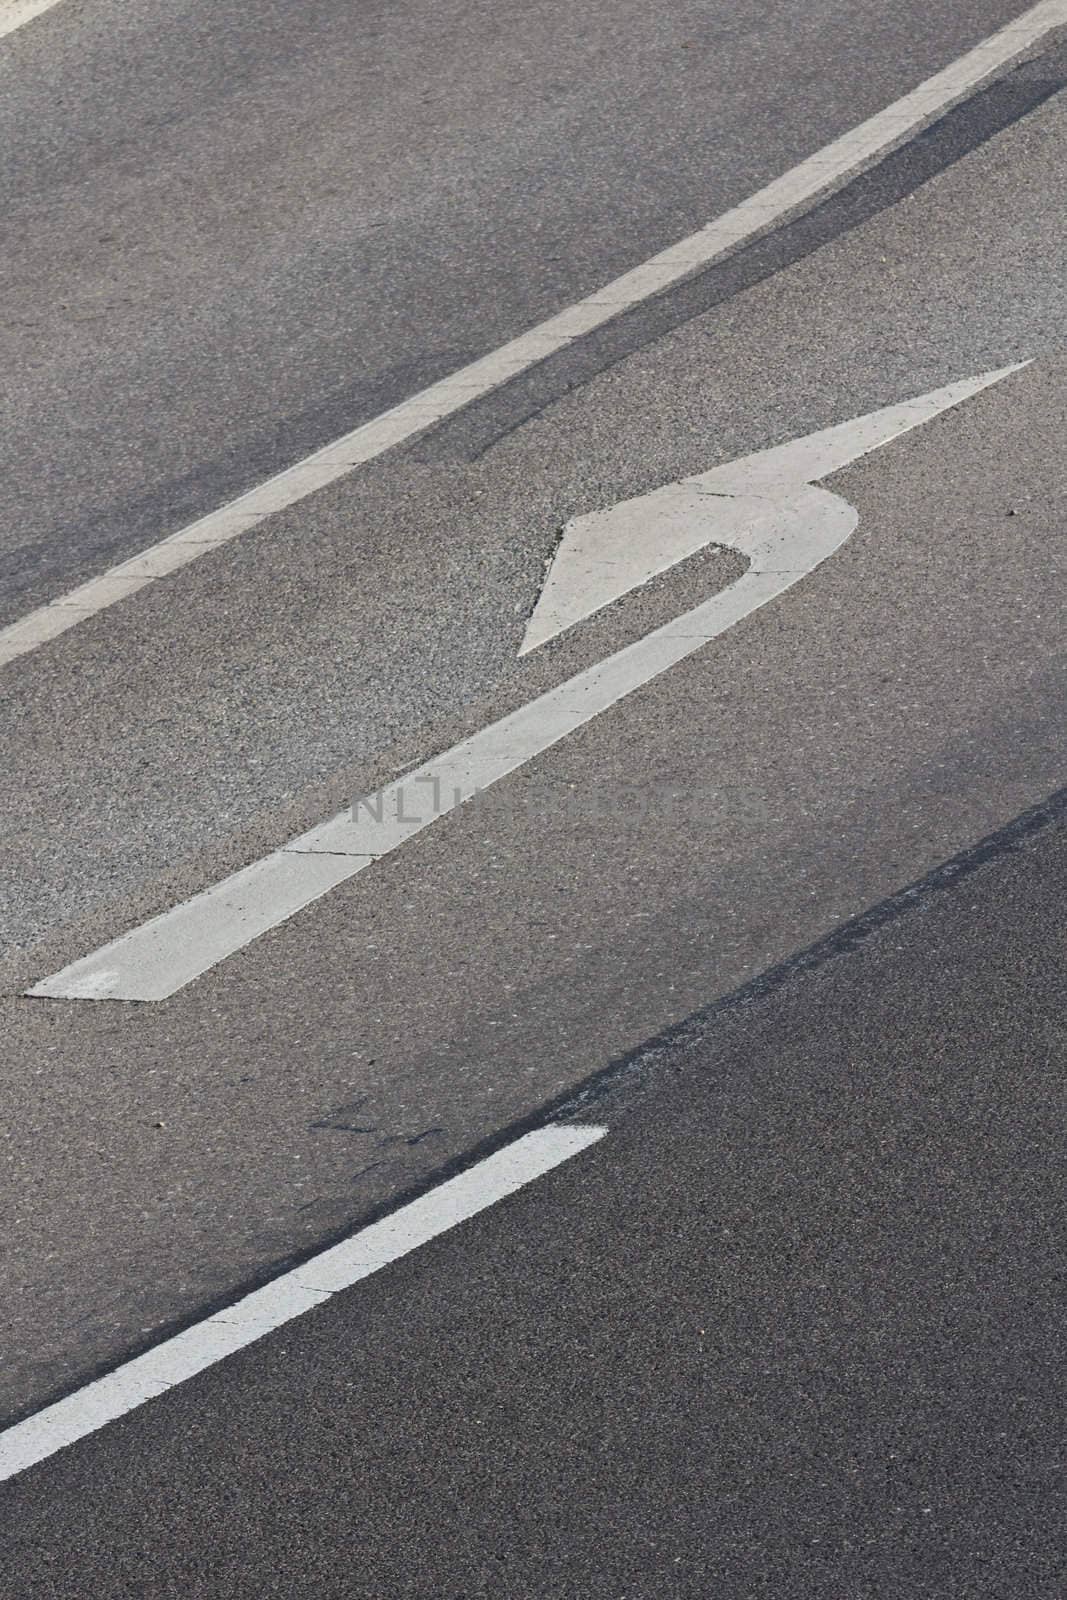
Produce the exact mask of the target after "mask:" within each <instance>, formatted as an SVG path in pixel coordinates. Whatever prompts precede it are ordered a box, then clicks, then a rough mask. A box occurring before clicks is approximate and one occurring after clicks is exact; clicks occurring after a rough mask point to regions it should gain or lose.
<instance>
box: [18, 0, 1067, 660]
mask: <svg viewBox="0 0 1067 1600" xmlns="http://www.w3.org/2000/svg"><path fill="white" fill-rule="evenodd" d="M1061 27H1067V0H1040V3H1039V4H1038V5H1036V6H1033V7H1031V9H1030V10H1029V11H1026V12H1024V13H1023V14H1022V16H1020V17H1017V18H1016V19H1015V21H1014V22H1011V23H1009V24H1008V25H1007V26H1006V27H1004V28H1001V29H999V30H998V31H997V32H996V33H994V34H991V35H990V36H989V38H988V39H985V40H983V41H982V42H981V43H980V44H978V45H976V46H975V47H974V48H973V49H971V50H969V51H967V52H966V54H964V55H963V56H961V57H960V58H959V59H958V60H957V61H955V62H953V63H951V64H950V65H949V66H948V67H945V68H943V69H942V71H940V72H938V73H935V74H934V76H933V77H931V78H928V79H926V80H925V81H924V82H923V83H921V84H920V85H919V86H918V87H917V88H916V89H913V90H911V91H910V93H908V94H906V95H904V96H902V97H901V98H900V99H898V100H895V101H894V102H893V103H892V104H891V105H890V106H887V107H886V108H885V109H884V110H883V111H880V112H878V113H877V114H876V115H875V116H873V117H870V118H868V119H867V120H866V121H865V122H861V123H859V124H858V125H857V126H856V127H855V128H853V129H851V130H850V131H849V132H847V133H845V134H842V135H841V137H840V138H838V139H835V140H833V141H832V142H831V143H830V144H828V145H825V146H824V147H823V148H822V149H821V150H818V151H816V152H815V154H814V155H811V156H808V157H807V158H806V159H805V160H803V161H801V162H800V163H798V165H796V166H795V167H792V168H791V169H790V170H789V171H788V172H786V173H784V174H782V176H780V177H778V178H775V179H774V180H772V182H771V183H769V184H767V185H765V186H764V187H763V188H762V189H759V190H757V191H756V193H755V194H753V195H750V196H749V198H748V199H747V200H743V201H742V202H741V203H740V205H737V206H735V207H733V208H732V209H731V210H730V211H727V212H725V213H723V215H722V216H720V217H718V218H716V219H715V220H714V221H713V222H710V223H708V224H706V225H705V226H704V227H703V228H700V229H698V231H697V232H696V233H693V234H690V235H689V236H688V237H687V238H685V239H682V240H680V241H679V242H678V243H676V244H674V245H671V246H670V247H669V248H668V249H666V250H662V251H660V252H659V253H658V254H656V255H654V256H651V257H650V258H649V259H648V260H647V261H645V262H643V263H641V264H640V265H639V266H636V267H633V268H632V269H631V270H630V271H628V272H625V273H623V274H622V276H621V277H618V278H616V279H614V280H613V281H612V282H611V283H609V284H606V285H605V286H604V287H603V288H601V289H598V290H596V291H595V292H594V293H593V294H591V295H588V296H586V297H585V298H584V299H582V300H579V301H576V302H575V303H574V304H573V305H571V306H569V307H567V308H566V309H565V310H563V311H561V312H559V313H558V314H556V315H555V316H552V317H549V318H548V319H547V320H546V321H545V322H542V323H539V324H538V325H537V326H536V327H534V328H531V329H530V330H529V331H528V332H526V333H524V334H521V335H519V336H518V337H517V338H515V339H512V340H510V341H509V342H508V343H506V344H504V345H501V346H500V348H499V349H497V350H495V351H493V352H491V353H490V354H489V355H486V356H483V357H481V358H480V359H479V360H477V361H474V362H471V363H470V365H468V366H466V367H462V368H460V369H459V371H457V372H454V373H453V374H452V375H451V376H450V377H448V378H444V379H441V380H440V381H439V382H437V383H434V384H431V385H430V386H429V388H427V389H423V390H421V391H420V392H419V393H418V394H415V395H413V396H411V397H410V398H409V399H407V400H404V401H402V402H401V403H400V404H399V405H397V406H394V407H392V408H391V409H390V410H388V411H385V412H383V413H382V414H381V415H380V416H378V417H376V418H374V419H373V420H372V421H370V422H366V423H364V424H362V425H361V426H360V427H358V428H355V429H353V430H352V432H350V433H347V434H345V435H343V436H342V437H341V438H339V439H335V440H334V441H333V443H332V444H328V445H325V446H324V447H323V448H322V449H320V450H317V451H315V452H314V453H313V454H311V455H309V456H307V457H305V458H304V459H303V460H302V461H299V462H297V463H296V464H295V465H293V466H291V467H288V468H287V469H286V470H285V471H284V472H280V473H278V474H277V475H276V476H275V477H273V478H269V479H268V480H267V481H266V482H265V483H262V484H259V485H258V486H257V487H256V488H254V489H251V490H249V491H248V492H247V493H246V494H243V495H240V496H238V498H237V499H235V500H231V501H230V502H228V503H227V504H226V505H224V506H222V507H220V508H219V509H218V510H216V511H213V512H210V513H209V514H208V515H207V516H205V517H201V518H199V519H198V520H197V521H196V522H193V523H190V524H189V525H188V526H187V527H185V528H182V529H180V530H179V531H178V532H176V533H173V534H170V535H169V536H168V537H167V538H165V539H162V540H160V541H159V542H158V543H157V544H154V545H151V546H150V547H149V548H148V549H146V550H142V551H141V552H140V553H139V554H137V555H135V556H132V557H130V558H129V559H128V560H126V561H122V562H120V563H119V564H118V565H116V566H114V567H111V568H110V569H109V570H108V571H106V572H104V573H102V574H100V575H99V576H98V577H95V578H91V579H89V581H88V582H87V583H83V584H81V585H79V586H78V587H77V588H75V589H72V590H69V591H68V592H67V593H66V594H63V595H60V596H59V597H58V599H55V600H52V601H49V602H48V604H47V605H44V606H40V607H38V608H37V609H36V610H35V611H31V612H29V613H28V614H27V615H26V616H24V617H21V618H20V619H19V620H18V621H16V622H13V623H10V624H9V625H8V626H7V627H5V628H2V629H0V666H3V665H5V664H6V663H8V662H10V661H14V660H16V659H17V658H18V657H20V656H24V655H27V654H29V653H30V652H31V651H33V650H36V649H38V648H40V646H42V645H44V644H47V643H48V642H49V641H50V640H52V639H56V638H58V637H59V636H60V635H62V634H64V633H66V632H68V631H69V630H70V629H71V628H74V627H76V626H77V625H78V623H79V622H83V621H85V620H86V618H88V617H91V616H95V615H97V614H98V613H99V612H101V611H104V610H106V609H107V608H108V607H110V606H113V605H115V604H116V603H117V602H118V601H119V600H122V599H124V598H125V597H126V596H127V595H130V594H134V593H136V592H137V591H138V590H140V589H143V588H145V587H146V586H147V585H148V584H150V583H154V582H157V581H158V580H159V579H161V578H167V577H172V576H173V575H174V574H175V573H176V572H178V571H180V570H181V569H182V568H183V567H185V566H187V565H188V564H189V563H190V562H192V561H196V560H198V559H199V558H200V557H201V556H203V555H205V554H207V553H208V552H210V551H211V550H214V549H218V548H219V547H220V546H222V545H224V544H228V543H229V542H230V540H232V539H236V538H238V537H240V535H241V534H243V533H248V532H250V531H251V529H253V528H255V527H256V526H257V525H258V524H259V523H261V522H263V521H265V520H266V518H267V517H270V516H272V515H274V513H275V512H278V511H282V510H285V509H286V508H287V507H289V506H291V505H295V504H296V503H297V502H298V501H300V500H303V499H304V498H305V497H306V496H308V495H310V494H314V493H315V492H316V491H317V490H319V489H322V488H325V487H326V486H327V485H328V484H330V483H333V482H335V481H336V480H337V479H339V478H343V477H346V476H347V475H348V474H349V473H350V472H353V471H354V470H355V469H356V468H358V467H360V466H363V465H365V464H366V463H367V462H369V461H373V460H375V459H376V458H377V457H378V456H381V455H384V454H385V452H386V451H388V450H391V449H393V448H394V447H395V446H397V445H400V444H403V443H405V442H406V441H407V440H409V439H412V438H414V437H416V436H417V435H418V434H420V433H422V432H423V431H424V430H425V429H427V428H429V427H432V426H433V425H434V424H435V423H438V422H440V421H442V420H443V419H444V418H445V417H448V416H451V415H452V414H453V413H455V412H457V411H459V410H461V409H462V408H463V407H464V406H466V405H468V404H470V402H471V401H473V400H476V399H480V398H481V397H482V396H484V395H486V394H489V393H490V392H491V391H492V390H494V389H496V388H497V387H499V386H500V385H501V384H502V383H505V382H506V381H507V380H508V379H510V378H513V377H515V376H516V375H517V374H518V373H520V372H524V371H526V370H527V369H528V368H530V367H533V366H535V365H536V364H537V363H538V362H540V361H542V360H544V359H545V358H546V357H548V356H550V355H554V354H555V353H556V352H557V351H559V350H562V349H564V348H565V347H566V346H568V345H571V344H573V343H575V342H576V341H577V340H579V339H581V338H582V337H584V335H586V334H588V333H591V332H592V331H593V330H594V329H596V328H599V327H601V326H603V325H604V324H605V323H607V322H610V321H611V320H612V319H613V318H615V317H617V316H619V315H620V314H621V313H622V312H624V311H627V310H630V309H632V308H633V307H634V306H636V305H639V304H640V303H641V302H642V301H645V300H648V299H650V298H652V297H653V296H655V295H658V294H661V293H662V292H663V291H664V290H665V289H669V288H671V287H672V286H674V285H676V284H678V283H679V282H681V281H682V280H683V279H684V278H687V277H690V276H692V275H693V274H694V273H696V272H698V271H700V270H701V269H703V268H705V267H707V266H709V265H711V263H712V262H714V261H717V260H719V259H720V258H722V257H724V256H726V255H728V254H731V253H732V252H734V251H735V250H737V249H738V248H740V247H741V246H743V245H745V244H748V243H749V242H750V241H752V240H753V239H755V238H756V237H758V236H759V235H760V234H762V233H765V232H768V231H770V230H771V229H772V228H774V227H776V226H778V225H779V224H780V223H781V222H783V221H784V220H785V219H786V218H787V217H789V216H791V215H792V214H793V213H795V212H797V211H799V210H800V209H802V208H803V207H804V206H805V205H807V204H808V203H809V202H811V201H813V200H815V199H817V198H821V197H825V196H826V195H828V194H829V193H831V192H832V191H833V190H834V189H835V188H838V187H840V185H841V184H842V183H843V182H845V181H847V180H848V179H849V178H851V177H852V176H853V175H854V174H855V173H856V172H858V171H859V170H860V169H862V168H863V167H864V166H866V165H868V164H869V163H870V162H872V161H873V160H875V159H877V158H878V157H880V156H882V155H884V154H885V153H886V152H888V151H889V150H891V149H892V148H893V147H894V146H896V145H899V144H903V143H904V142H905V141H906V140H907V139H909V138H911V137H913V136H914V135H915V134H916V133H917V132H918V131H919V130H920V129H921V128H923V127H924V126H925V125H926V124H928V123H930V122H932V121H934V120H935V119H936V118H937V117H938V116H940V115H941V114H942V113H943V112H945V111H946V110H948V109H949V108H950V107H951V106H953V105H955V104H957V103H958V102H959V101H961V100H963V99H965V98H966V97H967V96H968V95H969V94H970V93H971V92H972V91H973V90H974V89H975V88H977V86H978V85H979V84H981V83H983V82H984V81H985V80H986V79H988V78H991V77H993V76H994V75H995V74H996V73H998V72H999V71H1001V70H1002V69H1003V68H1005V67H1007V66H1009V65H1010V64H1011V63H1012V62H1014V61H1016V60H1018V59H1019V57H1020V56H1022V55H1024V54H1025V53H1026V51H1027V50H1029V49H1031V48H1032V47H1033V46H1034V45H1035V44H1036V43H1037V42H1038V41H1039V40H1041V39H1043V38H1044V37H1045V36H1046V35H1048V34H1049V33H1052V32H1053V31H1054V30H1056V29H1058V28H1061ZM0 30H2V25H0Z"/></svg>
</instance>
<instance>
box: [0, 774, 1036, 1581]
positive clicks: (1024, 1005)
mask: <svg viewBox="0 0 1067 1600" xmlns="http://www.w3.org/2000/svg"><path fill="white" fill-rule="evenodd" d="M1065 812H1067V804H1065V802H1064V796H1063V794H1062V793H1061V794H1060V795H1059V796H1058V797H1057V801H1056V803H1055V804H1054V806H1053V807H1052V809H1051V814H1050V815H1046V816H1044V817H1042V818H1040V819H1039V821H1038V825H1037V826H1036V827H1035V826H1034V825H1033V824H1032V823H1031V825H1030V826H1028V827H1025V828H1023V829H1020V830H1016V831H1015V832H1014V833H1012V832H1009V833H1008V835H1007V836H1006V837H1005V836H1002V837H1001V838H999V839H995V840H993V841H992V842H991V843H990V844H989V845H987V846H986V848H985V849H983V850H982V851H980V852H978V854H977V858H976V859H975V858H972V859H971V860H969V861H968V860H964V861H963V862H960V863H957V864H956V866H955V868H954V869H953V870H951V871H949V872H942V873H941V874H940V875H939V877H938V881H937V883H936V885H935V886H933V887H931V886H930V885H926V886H920V887H919V888H918V889H917V890H916V891H915V892H914V893H913V894H912V895H911V896H908V897H904V898H903V899H902V900H901V901H899V902H897V903H896V904H895V905H894V906H891V907H888V908H885V907H883V908H875V910H874V914H873V915H872V916H871V917H869V918H868V921H867V924H866V925H864V926H860V927H858V928H852V929H846V930H843V931H842V933H841V934H839V935H838V937H837V938H836V940H831V941H830V942H829V943H828V944H827V945H826V946H824V947H823V948H822V949H821V950H818V951H815V952H812V954H811V955H810V956H809V958H808V959H807V960H806V961H804V960H802V961H798V962H795V963H793V965H792V966H791V968H789V969H787V970H786V971H785V972H783V973H780V974H778V975H777V976H776V977H775V978H774V979H772V980H771V981H767V980H765V981H764V982H763V984H762V985H757V986H755V987H754V988H753V989H752V990H750V991H749V992H748V993H747V994H743V995H741V996H737V997H734V999H733V1001H732V1003H731V1004H730V1005H728V1006H726V1007H722V1006H720V1007H714V1008H712V1009H711V1011H710V1012H709V1013H707V1014H705V1015H702V1016H698V1017H695V1018H692V1019H690V1020H689V1021H688V1022H687V1024H686V1025H685V1026H684V1027H683V1028H682V1029H680V1030H678V1031H677V1032H676V1033H675V1035H674V1036H673V1037H672V1038H668V1039H665V1040H661V1041H653V1042H652V1043H651V1044H650V1045H649V1047H647V1048H646V1049H645V1050H643V1051H641V1052H638V1053H637V1055H636V1056H635V1057H634V1058H633V1059H631V1060H630V1061H629V1062H628V1063H626V1064H625V1070H623V1071H619V1072H617V1073H616V1075H615V1079H614V1083H613V1084H609V1085H608V1086H606V1088H605V1089H604V1090H603V1091H602V1092H601V1093H600V1094H599V1096H598V1097H597V1098H596V1099H594V1100H592V1101H591V1102H590V1103H588V1104H587V1105H585V1106H584V1107H583V1108H582V1110H583V1114H584V1115H587V1116H590V1117H594V1118H596V1119H597V1120H601V1121H607V1123H608V1125H609V1129H610V1131H609V1135H608V1138H607V1139H606V1140H605V1141H603V1142H602V1143H601V1144H600V1145H598V1146H596V1147H594V1149H592V1150H591V1151H588V1152H586V1153H584V1154H583V1155H582V1156H580V1157H578V1158H576V1159H575V1160H574V1161H572V1162H571V1163H569V1164H568V1165H567V1166H566V1167H564V1168H561V1169H559V1170H558V1171H556V1172H555V1173H553V1174H550V1175H549V1176H548V1177H547V1178H544V1179H541V1180H539V1181H538V1182H537V1183H536V1184H535V1185H534V1186H532V1187H531V1188H529V1189H527V1190H526V1191H525V1192H523V1193H522V1194H520V1195H517V1196H514V1197H512V1198H511V1199H509V1200H507V1201H506V1202H504V1203H503V1204H501V1205H499V1206H498V1207H496V1208H494V1209H492V1210H491V1211H489V1212H487V1213H484V1214H483V1215H482V1216H481V1217H480V1218H477V1219H475V1220H474V1221H472V1222H468V1223H465V1224H463V1225H462V1226H461V1227H460V1228H459V1229H458V1230H455V1231H454V1232H452V1233H449V1234H447V1235H445V1236H443V1237H442V1238H440V1239H438V1240H437V1241H435V1242H434V1243H433V1244H431V1245H429V1246H427V1247H424V1248H423V1249H422V1250H420V1251H418V1252H416V1253H415V1254H414V1255H411V1256H408V1257H406V1258H404V1259H403V1260H402V1261H400V1262H399V1263H396V1264H394V1266H393V1267H391V1268H389V1269H388V1270H387V1271H386V1272H383V1273H380V1274H379V1275H377V1276H376V1277H374V1278H371V1279H369V1280H367V1281H366V1282H365V1283H363V1284H361V1285H358V1286H357V1287H356V1288H355V1289H353V1290H350V1291H348V1292H347V1293H346V1294H345V1295H343V1296H342V1297H340V1298H339V1299H338V1300H336V1301H334V1302H332V1303H331V1304H330V1305H329V1306H328V1307H325V1308H321V1309H319V1310H317V1311H315V1312H313V1313H312V1314H310V1315H309V1316H307V1317H305V1318H304V1319H302V1320H301V1321H300V1322H298V1323H296V1324H291V1325H290V1326H289V1327H287V1328H285V1329H283V1330H280V1331H279V1332H278V1333H276V1334H273V1335H271V1336H270V1337H269V1338H268V1339H267V1340H266V1341H265V1342H264V1343H262V1344H261V1345H258V1346H255V1347H252V1348H250V1349H248V1350H246V1351H245V1352H243V1353H242V1354H241V1355H239V1356H238V1357H235V1358H233V1359H232V1360H230V1361H229V1362H227V1363H226V1364H225V1365H224V1366H223V1367H217V1368H214V1369H212V1370H211V1371H210V1372H208V1373H207V1374H204V1375H202V1376H201V1377H200V1378H197V1379H194V1380H193V1381H192V1382H191V1383H189V1384H188V1385H186V1386H184V1387H183V1388H180V1389H178V1390H175V1391H173V1392H172V1393H171V1394H169V1395H168V1396H166V1397H165V1398H163V1399H162V1400H158V1401H154V1402H152V1403H151V1404H150V1405H149V1406H148V1407H147V1408H145V1409H143V1410H141V1411H140V1412H139V1413H137V1414H135V1415H133V1416H130V1417H128V1418H126V1419H123V1420H122V1421H120V1422H119V1423H117V1424H115V1425H113V1426H112V1427H110V1428H109V1429H107V1430H106V1431H105V1432H103V1433H101V1434H97V1435H96V1436H94V1437H93V1438H92V1439H90V1440H87V1441H83V1442H82V1443H81V1444H80V1445H77V1446H75V1447H73V1448H72V1449H71V1450H69V1451H67V1452H65V1453H63V1454H61V1455H59V1456H57V1457H55V1458H53V1459H52V1460H51V1461H50V1462H48V1463H45V1464H43V1465H42V1466H41V1467H38V1468H35V1469H32V1470H31V1471H30V1472H29V1473H28V1474H26V1475H25V1476H24V1477H23V1478H22V1479H20V1480H16V1481H15V1482H13V1483H12V1484H11V1485H9V1486H8V1487H7V1488H6V1489H5V1490H3V1491H0V1517H2V1524H0V1563H2V1565H3V1569H4V1573H5V1586H4V1592H5V1594H6V1595H9V1596H10V1597H11V1600H23V1597H25V1600H31V1597H32V1600H46V1597H52V1596H55V1597H63V1600H73V1597H80V1596H83V1595H94V1596H97V1597H100V1600H103V1597H110V1596H116V1597H117V1596H119V1595H127V1594H137V1595H139V1596H140V1595H143V1596H145V1597H156V1596H158V1597H164V1596H175V1597H177V1596H183V1597H184V1596H187V1595H189V1594H205V1595H207V1594H210V1595H212V1596H213V1597H219V1600H222V1597H229V1596H233V1597H246V1596H253V1595H257V1596H258V1595H284V1596H287V1597H289V1596H294V1597H295V1596H304V1595H306V1596H309V1597H310V1596H316V1597H320V1596H327V1595H329V1596H332V1595H337V1596H356V1595H366V1596H368V1597H375V1600H378V1597H390V1600H391V1597H394V1596H395V1597H398V1600H399V1597H408V1596H410V1597H416V1596H418V1597H430V1596H433V1597H435V1600H436V1597H440V1600H453V1597H456V1600H458V1597H461V1596H462V1597H464V1600H467V1597H474V1596H479V1597H481V1596H484V1597H486V1600H495V1597H497V1596H502V1595H506V1596H507V1597H508V1600H527V1597H529V1600H534V1597H536V1600H564V1597H572V1596H573V1597H574V1600H599V1597H603V1600H638V1597H640V1600H662V1597H666V1596H679V1597H681V1596H686V1597H690V1596H691V1597H693V1600H705V1597H707V1596H709V1595H716V1596H722V1597H724V1600H733V1597H737V1600H742V1597H746V1600H747V1597H751V1596H757V1595H767V1596H775V1597H786V1596H790V1597H791V1596H796V1597H797V1600H824V1597H825V1600H843V1597H845V1596H848V1597H850V1600H854V1597H866V1596H871V1597H883V1596H884V1597H889V1596H903V1595H906V1596H909V1597H912V1596H915V1597H918V1596H930V1597H937V1600H950V1597H957V1596H958V1597H964V1596H966V1597H978V1596H980V1597H983V1600H992V1597H998V1600H1017V1597H1018V1596H1020V1595H1027V1596H1033V1597H1035V1600H1058V1597H1059V1596H1060V1595H1062V1593H1063V1589H1064V1583H1065V1579H1067V1541H1065V1538H1064V1525H1065V1513H1067V1503H1065V1497H1067V1490H1065V1484H1064V1475H1063V1435H1064V1426H1065V1423H1067V1416H1065V1394H1064V1384H1063V1369H1064V1361H1065V1358H1067V1344H1065V1337H1064V1330H1063V1315H1062V1293H1063V1259H1064V1247H1065V1244H1067V1237H1065V1226H1067V1184H1065V1181H1064V1180H1065V1177H1067V1153H1065V1149H1064V1141H1063V1125H1064V1111H1065V1094H1064V1083H1065V1072H1067V1029H1065V1027H1064V1022H1063V1018H1064V1012H1065V1008H1067V977H1065V971H1064V964H1063V939H1062V927H1063V918H1062V907H1063V902H1064V896H1065V895H1067V832H1065V822H1064V817H1065Z"/></svg>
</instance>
